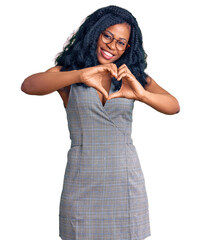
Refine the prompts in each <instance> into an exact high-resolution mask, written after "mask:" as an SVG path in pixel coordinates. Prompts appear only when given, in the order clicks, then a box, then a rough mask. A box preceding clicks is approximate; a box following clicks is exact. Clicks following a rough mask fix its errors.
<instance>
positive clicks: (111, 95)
mask: <svg viewBox="0 0 201 240" xmlns="http://www.w3.org/2000/svg"><path fill="white" fill-rule="evenodd" d="M119 97H123V96H122V94H121V91H118V92H115V93H112V94H110V95H109V97H108V99H107V100H110V99H112V98H119Z"/></svg>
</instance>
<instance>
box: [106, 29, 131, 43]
mask: <svg viewBox="0 0 201 240" xmlns="http://www.w3.org/2000/svg"><path fill="white" fill-rule="evenodd" d="M106 32H109V33H111V32H110V31H108V30H107V31H106ZM111 34H112V36H113V37H114V34H113V33H111ZM119 39H124V40H126V41H127V39H125V38H119Z"/></svg>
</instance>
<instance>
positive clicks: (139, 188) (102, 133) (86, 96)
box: [59, 80, 151, 240]
mask: <svg viewBox="0 0 201 240" xmlns="http://www.w3.org/2000/svg"><path fill="white" fill-rule="evenodd" d="M113 81H114V80H112V82H111V87H110V92H109V94H111V93H113V92H115V91H114V83H113ZM133 106H134V100H133V99H127V98H113V99H111V100H108V101H106V103H105V105H104V106H103V104H102V103H101V100H100V98H99V95H98V93H97V90H96V89H95V88H93V87H90V88H84V87H83V86H82V85H80V86H78V85H76V84H72V85H71V89H70V94H69V101H68V106H67V108H66V113H67V120H68V129H69V132H70V139H71V147H70V149H69V151H68V153H67V165H66V169H65V174H64V181H63V190H62V193H61V198H60V206H59V236H60V237H61V239H63V240H141V239H145V238H146V237H148V236H150V235H151V234H150V224H149V209H148V198H147V194H146V188H145V180H144V176H143V172H142V169H141V165H140V162H139V159H138V155H137V152H136V149H135V146H134V145H133V140H132V138H131V132H132V112H133Z"/></svg>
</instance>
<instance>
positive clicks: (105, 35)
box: [102, 32, 113, 43]
mask: <svg viewBox="0 0 201 240" xmlns="http://www.w3.org/2000/svg"><path fill="white" fill-rule="evenodd" d="M102 40H103V42H104V43H110V42H112V40H113V36H112V35H111V34H110V33H109V32H103V33H102Z"/></svg>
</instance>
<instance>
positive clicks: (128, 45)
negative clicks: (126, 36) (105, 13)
mask: <svg viewBox="0 0 201 240" xmlns="http://www.w3.org/2000/svg"><path fill="white" fill-rule="evenodd" d="M104 33H109V34H110V35H112V40H111V41H110V42H109V43H106V42H104V40H103V34H104ZM114 39H115V40H116V44H115V46H116V48H117V49H118V50H119V51H126V49H127V48H129V47H130V44H128V43H127V45H126V47H125V49H119V48H118V47H117V42H119V41H120V40H119V39H116V38H114V35H113V34H112V33H111V32H108V31H103V32H102V33H101V40H102V42H104V43H105V44H110V43H111V42H113V41H114Z"/></svg>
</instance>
